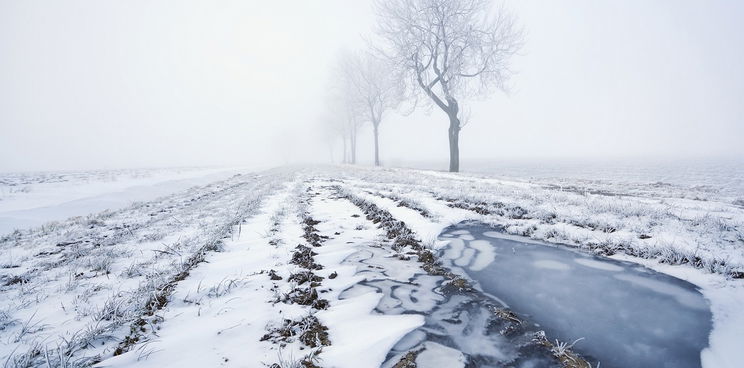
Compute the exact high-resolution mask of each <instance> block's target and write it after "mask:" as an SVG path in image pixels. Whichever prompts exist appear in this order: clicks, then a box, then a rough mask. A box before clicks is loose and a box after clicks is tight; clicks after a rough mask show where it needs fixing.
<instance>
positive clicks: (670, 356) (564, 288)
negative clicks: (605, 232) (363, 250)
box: [442, 223, 711, 368]
mask: <svg viewBox="0 0 744 368" xmlns="http://www.w3.org/2000/svg"><path fill="white" fill-rule="evenodd" d="M443 235H450V236H443V237H442V240H449V241H450V246H448V247H447V248H445V249H444V250H443V253H442V254H443V256H444V257H445V258H448V259H449V261H450V262H451V265H452V266H454V267H461V268H462V270H463V271H464V272H465V273H467V274H468V276H470V277H471V278H473V279H474V280H475V281H477V282H478V283H479V285H480V287H481V288H482V289H483V291H484V292H486V293H489V294H491V295H494V296H496V297H498V298H500V299H502V300H503V301H504V302H505V303H506V304H508V305H509V307H510V308H511V309H512V310H513V311H514V312H516V313H517V314H519V315H521V316H523V317H524V318H526V319H527V320H529V321H531V322H532V323H535V324H539V325H540V326H541V327H540V328H542V329H544V330H545V331H546V332H547V334H548V336H550V337H553V338H559V339H561V340H562V341H566V342H569V343H570V342H573V341H575V340H577V339H580V338H583V339H582V340H581V341H579V342H578V343H577V344H576V346H575V347H574V349H575V350H576V351H578V352H580V353H582V354H583V355H585V356H588V357H590V359H589V361H590V362H591V363H592V364H595V365H596V362H597V361H599V362H601V366H602V367H608V368H612V367H631V366H632V367H700V352H701V350H703V349H704V348H705V347H706V346H707V345H708V335H709V333H710V330H711V313H710V310H709V307H708V303H707V302H706V300H705V299H704V298H703V296H702V295H701V294H700V292H699V291H698V290H697V289H696V287H695V286H694V285H692V284H690V283H688V282H685V281H682V280H679V279H676V278H674V277H671V276H667V275H664V274H661V273H658V272H655V271H652V270H650V269H646V268H643V267H640V266H638V265H636V264H632V263H627V262H621V261H616V260H612V259H607V258H601V257H596V256H592V255H588V254H585V253H582V252H578V251H576V250H574V249H570V248H567V247H562V246H553V245H548V244H540V243H537V242H534V241H525V242H521V241H519V240H517V239H515V238H514V237H502V236H500V233H499V232H497V231H495V230H494V229H493V228H490V227H487V226H485V225H482V224H473V223H464V224H460V225H457V226H454V227H451V228H449V229H448V231H445V233H444V234H443ZM465 237H468V238H472V239H475V240H469V239H468V238H465Z"/></svg>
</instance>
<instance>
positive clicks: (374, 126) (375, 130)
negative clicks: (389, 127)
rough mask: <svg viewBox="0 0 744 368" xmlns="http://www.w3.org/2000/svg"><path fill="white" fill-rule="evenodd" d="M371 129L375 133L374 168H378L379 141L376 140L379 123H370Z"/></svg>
mask: <svg viewBox="0 0 744 368" xmlns="http://www.w3.org/2000/svg"><path fill="white" fill-rule="evenodd" d="M372 127H373V130H374V133H375V166H380V145H379V139H378V132H379V129H378V128H379V127H380V122H379V121H375V122H373V123H372Z"/></svg>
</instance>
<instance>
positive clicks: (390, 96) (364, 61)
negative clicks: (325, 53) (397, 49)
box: [341, 53, 403, 166]
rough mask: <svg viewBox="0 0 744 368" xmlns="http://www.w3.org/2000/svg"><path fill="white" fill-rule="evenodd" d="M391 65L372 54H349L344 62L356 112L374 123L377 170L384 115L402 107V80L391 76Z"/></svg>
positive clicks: (344, 55) (342, 69)
mask: <svg viewBox="0 0 744 368" xmlns="http://www.w3.org/2000/svg"><path fill="white" fill-rule="evenodd" d="M390 70H391V65H389V62H388V61H387V60H386V59H381V58H379V57H376V56H375V55H373V54H371V53H363V54H351V53H346V54H343V55H342V58H341V72H342V73H343V75H342V77H343V80H344V83H346V84H347V86H346V89H347V90H349V93H350V94H349V95H348V96H347V98H348V99H349V100H350V101H349V102H350V103H351V104H353V105H354V106H355V107H356V108H358V109H361V110H363V111H365V112H366V116H367V118H366V119H367V120H368V121H370V122H371V123H372V131H373V133H374V139H375V166H380V144H379V131H380V123H381V122H382V118H383V116H384V114H385V113H386V112H388V111H390V110H393V109H395V108H397V107H398V105H400V103H401V101H402V100H403V90H402V88H401V84H400V82H399V81H398V78H396V77H395V76H394V74H393V73H391V72H390Z"/></svg>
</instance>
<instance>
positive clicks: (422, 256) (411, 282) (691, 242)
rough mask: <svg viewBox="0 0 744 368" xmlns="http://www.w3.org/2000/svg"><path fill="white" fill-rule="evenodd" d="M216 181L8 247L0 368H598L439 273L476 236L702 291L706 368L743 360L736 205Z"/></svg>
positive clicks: (487, 182) (329, 175) (330, 175)
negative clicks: (467, 230) (445, 238)
mask: <svg viewBox="0 0 744 368" xmlns="http://www.w3.org/2000/svg"><path fill="white" fill-rule="evenodd" d="M213 179H214V180H213V182H212V183H210V184H208V185H205V186H197V187H193V188H190V189H187V190H182V191H177V192H173V193H172V194H168V195H165V196H162V197H160V198H149V199H147V201H144V202H139V203H135V204H133V205H130V206H128V207H121V208H119V209H113V210H109V211H104V212H100V213H91V214H89V215H86V216H82V217H76V218H72V219H68V220H62V221H56V222H52V223H47V224H44V225H42V226H40V227H36V228H33V229H30V230H20V231H16V232H13V233H10V234H8V235H6V236H4V237H2V238H1V239H0V254H2V256H0V295H1V296H0V361H3V362H4V364H5V365H6V366H10V367H21V366H41V365H46V364H49V365H50V366H75V365H83V366H85V365H93V364H95V365H97V366H102V367H104V366H118V367H126V366H176V365H179V366H195V367H196V366H217V365H223V366H240V367H264V366H272V367H294V366H297V364H300V363H303V362H304V363H303V364H305V366H322V367H359V366H369V367H378V366H380V365H383V366H391V367H392V366H395V365H396V364H403V363H406V362H407V363H413V362H415V363H417V364H418V366H419V367H432V366H441V364H442V362H448V364H447V366H465V365H466V364H476V365H514V366H517V365H528V364H533V366H563V365H569V366H576V367H586V366H587V365H586V363H582V362H583V360H581V358H580V357H578V356H576V355H574V354H573V353H571V352H570V349H569V350H567V349H564V348H565V346H562V345H561V344H557V343H556V344H553V343H551V342H550V341H553V340H554V339H552V338H551V336H542V335H540V332H539V331H536V330H534V327H531V326H532V325H531V324H529V323H525V322H529V321H523V320H522V318H523V317H520V311H518V310H515V311H509V310H507V309H504V308H502V307H501V306H500V305H499V303H498V296H497V295H485V294H484V293H483V292H482V291H481V290H479V287H478V285H470V284H469V283H468V281H467V280H465V279H462V278H460V277H459V276H458V275H457V274H454V273H452V272H450V271H448V270H447V269H445V268H442V267H441V266H439V265H438V264H437V261H436V258H435V256H434V255H435V254H436V252H437V250H438V249H441V248H442V247H444V246H445V245H446V243H445V242H442V241H441V240H438V237H439V234H440V233H441V232H442V230H443V229H444V228H446V227H448V226H450V225H452V224H456V223H459V222H461V221H464V220H478V221H481V222H485V223H491V224H494V225H498V226H501V227H503V229H504V231H505V232H506V233H508V234H512V235H517V236H522V237H528V238H533V239H537V240H544V241H548V242H553V243H564V244H567V245H569V246H573V247H576V248H577V249H581V250H582V251H586V252H592V253H598V254H601V255H604V256H609V257H614V258H619V259H623V260H627V261H631V262H635V263H640V264H643V265H646V266H648V267H650V268H652V269H654V270H657V271H660V272H664V273H667V274H670V275H673V276H675V277H678V278H681V279H684V280H687V281H689V282H691V283H693V284H695V285H697V286H698V287H700V288H701V291H702V293H703V295H704V296H705V297H706V298H707V300H708V302H709V303H710V304H711V312H712V315H713V331H712V333H711V336H710V346H709V347H708V348H707V349H705V350H704V351H703V352H701V354H702V361H703V365H704V366H705V367H736V366H737V364H738V362H741V361H744V349H742V348H744V346H742V344H743V343H742V340H741V338H740V336H741V334H742V333H744V312H743V311H742V309H741V305H744V283H743V282H742V277H744V208H742V206H741V203H738V202H736V200H732V198H731V197H730V196H723V195H705V196H701V194H700V191H699V188H695V187H689V188H687V187H685V186H683V185H675V186H674V187H673V188H670V187H668V186H664V185H661V186H660V185H655V184H653V183H649V184H643V183H637V184H628V183H621V184H617V185H613V184H612V183H611V182H601V183H593V182H590V181H585V180H582V181H579V180H577V181H574V182H571V181H570V180H568V179H565V180H563V181H562V182H561V183H550V182H547V181H532V182H530V181H529V180H514V179H507V178H503V177H498V176H493V175H487V174H477V175H476V174H450V173H443V172H434V171H423V170H406V169H373V168H359V167H349V166H340V167H308V168H281V169H275V170H269V171H263V172H258V173H248V174H243V175H239V176H231V177H229V178H216V179H220V180H216V179H215V178H213ZM16 186H17V185H16ZM39 190H40V192H41V189H39ZM106 191H108V190H105V191H103V192H106ZM103 192H98V193H95V194H100V193H103ZM29 193H33V190H30V191H29ZM95 194H94V195H95ZM13 196H15V197H16V198H17V197H19V196H20V197H22V194H17V193H13V194H12V195H10V197H13ZM29 198H30V197H29ZM9 200H11V201H12V200H13V199H9ZM65 202H66V201H62V202H60V201H50V202H47V203H46V205H47V206H50V205H53V204H54V203H57V204H59V203H65ZM0 203H2V201H0ZM89 212H92V211H89ZM74 215H83V213H75V214H74ZM1 221H3V220H2V219H0V222H1ZM482 251H484V252H486V253H488V252H489V250H488V249H483V250H482ZM607 308H612V306H607ZM465 315H466V316H467V318H465V317H464V316H465ZM463 318H464V319H463ZM454 320H460V321H461V322H459V324H458V323H453V322H452V321H454ZM494 326H497V327H494ZM582 364H584V365H582ZM397 366H403V365H397ZM603 366H604V365H603Z"/></svg>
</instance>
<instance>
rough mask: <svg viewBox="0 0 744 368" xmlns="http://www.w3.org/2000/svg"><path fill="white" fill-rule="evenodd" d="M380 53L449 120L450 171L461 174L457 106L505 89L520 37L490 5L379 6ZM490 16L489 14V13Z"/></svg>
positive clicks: (410, 0) (402, 0) (408, 1)
mask: <svg viewBox="0 0 744 368" xmlns="http://www.w3.org/2000/svg"><path fill="white" fill-rule="evenodd" d="M375 9H376V12H377V16H378V30H377V33H378V35H379V36H380V37H381V38H382V40H383V45H382V47H380V51H381V53H382V54H383V55H385V56H386V57H387V58H388V59H389V60H390V61H391V62H392V63H393V64H394V65H395V66H396V67H397V68H399V70H400V71H401V72H402V73H403V74H402V75H404V78H405V80H406V81H407V83H406V84H407V85H408V86H409V90H410V91H412V92H413V93H414V96H416V95H419V94H421V93H423V95H425V96H427V97H428V100H429V101H430V103H431V102H433V103H434V104H435V105H436V106H437V107H439V108H440V109H441V110H442V111H444V112H445V113H446V114H447V116H448V118H449V129H448V139H449V153H450V164H449V170H450V171H453V172H457V171H459V170H460V148H459V139H460V130H461V128H462V124H461V116H460V111H461V107H460V103H461V101H462V100H463V99H466V98H470V97H478V96H483V95H486V94H488V93H490V92H491V90H492V89H493V88H494V87H496V88H499V89H502V90H503V89H505V83H506V81H507V80H508V79H509V77H510V76H511V74H512V72H511V70H510V68H509V61H510V59H511V57H512V56H513V55H514V54H516V53H517V51H518V50H519V49H520V48H521V46H522V43H523V41H522V40H523V37H522V31H521V30H520V29H519V28H518V27H517V26H516V24H515V19H514V18H513V17H512V16H511V15H509V14H508V13H507V11H506V10H505V9H504V8H503V7H499V8H497V9H491V2H490V1H489V0H377V1H376V3H375ZM491 10H493V11H491Z"/></svg>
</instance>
